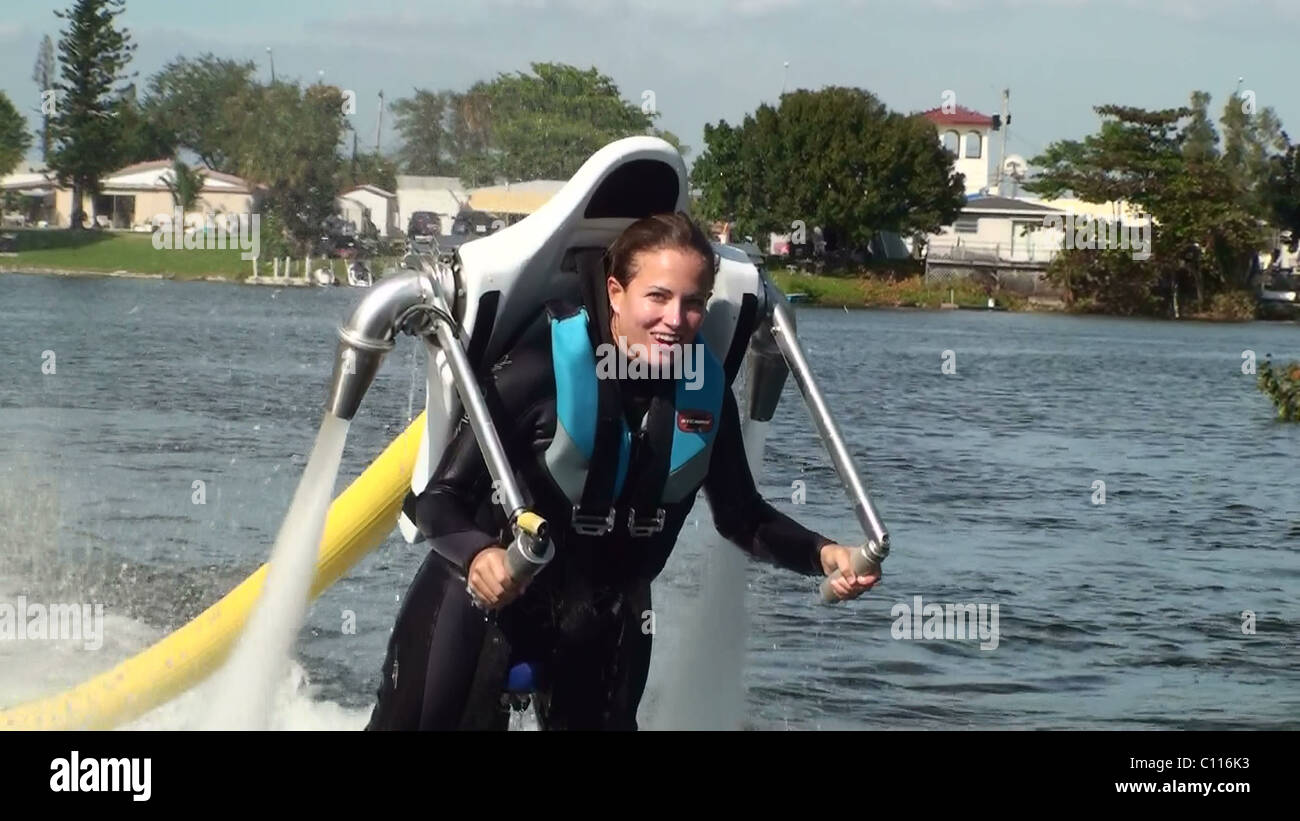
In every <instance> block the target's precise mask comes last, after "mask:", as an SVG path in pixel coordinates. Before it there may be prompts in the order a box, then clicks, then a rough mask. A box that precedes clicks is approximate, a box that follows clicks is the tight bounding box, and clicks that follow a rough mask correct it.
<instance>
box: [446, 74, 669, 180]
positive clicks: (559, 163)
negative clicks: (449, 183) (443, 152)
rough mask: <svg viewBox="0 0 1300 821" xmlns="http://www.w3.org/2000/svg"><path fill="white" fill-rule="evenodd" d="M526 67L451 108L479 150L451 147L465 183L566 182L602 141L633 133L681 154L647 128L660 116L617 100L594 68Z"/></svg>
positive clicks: (477, 88) (666, 134)
mask: <svg viewBox="0 0 1300 821" xmlns="http://www.w3.org/2000/svg"><path fill="white" fill-rule="evenodd" d="M531 69H532V73H531V74H529V73H525V72H517V73H515V74H501V75H498V76H497V78H496V79H494V80H492V81H491V82H480V83H477V84H476V85H475V86H473V87H472V88H470V90H469V91H468V92H466V95H465V96H466V98H467V99H466V100H464V101H463V105H462V106H460V107H458V109H457V110H458V112H459V114H460V116H461V117H463V118H465V119H466V126H467V128H466V129H465V130H466V132H467V133H466V134H464V135H462V136H463V137H466V138H471V137H473V136H478V138H479V143H480V145H469V146H464V145H462V146H458V147H459V148H461V149H462V150H463V151H464V153H462V154H460V156H458V157H457V158H456V159H457V166H458V173H459V175H460V178H461V180H462V181H463V182H464V183H465V185H467V186H476V185H487V184H491V183H493V182H495V181H496V180H498V179H505V180H507V181H510V182H514V181H519V180H527V179H539V178H541V179H557V180H564V179H568V178H569V177H571V176H573V174H574V172H575V171H577V170H578V168H579V167H581V165H582V164H583V163H584V162H586V161H587V159H588V158H589V157H590V156H591V155H592V154H594V153H596V152H597V151H599V150H600V149H601V148H603V147H604V146H605V145H607V144H608V143H611V142H613V141H614V140H617V139H620V138H623V137H630V136H633V135H637V134H646V133H651V134H655V135H657V136H659V137H662V138H663V139H665V140H667V141H668V142H670V143H672V144H673V145H674V146H675V147H677V148H678V150H683V147H682V145H681V143H680V141H679V140H678V139H677V137H676V136H675V135H673V134H672V133H671V132H667V131H662V130H659V129H656V128H655V127H654V121H655V119H657V118H658V117H659V113H658V112H657V111H655V110H654V107H653V106H652V105H649V102H650V100H649V99H648V98H647V99H646V100H644V101H642V102H641V103H632V102H629V101H627V100H624V99H623V98H622V95H621V94H620V92H619V89H618V86H617V85H616V84H615V83H614V81H613V80H612V79H610V78H609V77H606V76H605V75H603V74H601V73H600V72H599V71H597V70H596V69H595V68H594V67H593V68H590V69H587V70H585V71H584V70H582V69H579V68H576V67H574V66H570V65H564V64H561V63H533V64H532V66H531ZM466 149H467V150H466Z"/></svg>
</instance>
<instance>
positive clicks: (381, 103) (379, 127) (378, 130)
mask: <svg viewBox="0 0 1300 821" xmlns="http://www.w3.org/2000/svg"><path fill="white" fill-rule="evenodd" d="M383 128H384V90H383V89H382V88H381V89H379V122H378V123H377V124H376V125H375V156H376V157H378V156H379V140H380V135H381V134H382V133H383Z"/></svg>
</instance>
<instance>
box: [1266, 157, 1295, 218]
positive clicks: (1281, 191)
mask: <svg viewBox="0 0 1300 821" xmlns="http://www.w3.org/2000/svg"><path fill="white" fill-rule="evenodd" d="M1268 199H1269V208H1270V211H1271V213H1272V219H1273V222H1274V224H1275V225H1277V227H1278V228H1280V229H1282V230H1286V231H1290V232H1291V236H1293V237H1300V146H1295V145H1292V146H1288V147H1287V150H1286V151H1285V152H1284V153H1282V154H1279V155H1277V156H1276V157H1273V160H1272V163H1271V164H1270V169H1269V181H1268Z"/></svg>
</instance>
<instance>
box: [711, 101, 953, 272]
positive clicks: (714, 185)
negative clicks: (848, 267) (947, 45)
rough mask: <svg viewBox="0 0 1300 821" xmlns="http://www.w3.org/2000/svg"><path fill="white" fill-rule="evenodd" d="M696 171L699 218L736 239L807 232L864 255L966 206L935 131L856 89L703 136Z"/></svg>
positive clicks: (766, 111) (766, 108)
mask: <svg viewBox="0 0 1300 821" xmlns="http://www.w3.org/2000/svg"><path fill="white" fill-rule="evenodd" d="M705 146H706V147H705V150H704V152H703V153H702V154H701V155H700V158H699V159H698V160H697V161H696V163H695V167H694V168H693V169H692V183H693V184H694V185H695V186H697V187H698V188H699V189H700V191H701V195H700V207H701V211H702V213H701V216H702V217H705V218H709V219H729V220H732V221H734V222H735V224H736V227H737V228H738V229H739V230H740V232H741V233H750V234H755V235H757V234H758V233H761V232H766V231H783V232H789V231H791V229H792V227H795V228H796V230H797V226H798V223H799V222H802V223H803V228H804V229H805V230H806V231H809V232H810V231H811V230H812V228H813V226H821V227H822V229H823V230H824V231H825V233H826V235H827V238H828V241H832V242H834V241H836V240H838V241H839V243H840V244H844V245H849V246H854V247H862V246H865V245H866V244H867V243H868V242H869V241H870V240H871V238H872V237H873V236H874V235H875V233H876V232H878V231H896V232H899V233H902V234H916V233H928V232H931V231H935V230H938V228H939V226H941V225H943V224H945V223H949V222H952V220H954V219H955V218H956V216H957V214H958V212H959V211H960V209H961V207H962V205H964V204H965V196H964V184H965V183H964V180H963V178H962V176H961V175H960V174H956V173H954V172H953V170H952V155H951V154H949V153H947V152H946V151H944V150H943V147H942V146H941V145H940V143H939V138H938V134H937V133H936V131H935V128H934V125H933V124H931V123H929V122H928V121H926V120H924V119H923V118H920V117H909V116H904V115H902V114H899V113H896V112H891V111H889V110H888V108H886V106H885V105H884V104H883V103H882V102H880V100H879V99H877V98H876V97H875V95H873V94H871V93H870V92H868V91H865V90H863V89H858V88H843V87H830V88H824V89H821V90H818V91H806V90H801V91H796V92H792V93H789V94H785V95H783V96H782V97H781V102H780V106H779V108H773V107H772V106H770V105H767V104H764V105H761V106H759V108H758V109H757V110H756V111H755V112H754V113H753V114H750V115H746V117H745V119H744V121H743V122H742V123H741V124H740V125H739V126H735V127H733V126H730V125H728V124H727V123H726V122H725V121H723V122H720V123H719V124H718V125H717V126H706V127H705Z"/></svg>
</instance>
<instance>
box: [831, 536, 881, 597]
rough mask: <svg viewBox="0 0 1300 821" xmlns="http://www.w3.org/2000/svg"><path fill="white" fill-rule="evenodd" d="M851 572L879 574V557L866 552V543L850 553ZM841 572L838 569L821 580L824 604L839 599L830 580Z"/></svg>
mask: <svg viewBox="0 0 1300 821" xmlns="http://www.w3.org/2000/svg"><path fill="white" fill-rule="evenodd" d="M852 562H853V573H854V575H857V576H880V559H878V558H876V557H875V556H874V555H872V553H870V552H868V545H863V546H862V547H860V548H858V549H857V550H855V551H853V554H852ZM842 575H843V574H842V573H840V571H839V570H836V571H835V572H834V573H832V574H831V575H829V576H827V577H826V581H824V582H822V602H823V603H825V604H835V603H837V602H839V601H840V599H838V598H837V597H836V596H835V592H834V591H833V590H832V589H831V582H833V581H835V580H836V579H838V578H840V577H841V576H842Z"/></svg>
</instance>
